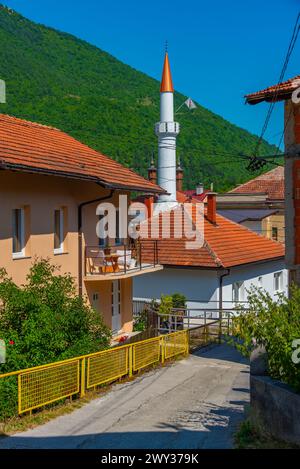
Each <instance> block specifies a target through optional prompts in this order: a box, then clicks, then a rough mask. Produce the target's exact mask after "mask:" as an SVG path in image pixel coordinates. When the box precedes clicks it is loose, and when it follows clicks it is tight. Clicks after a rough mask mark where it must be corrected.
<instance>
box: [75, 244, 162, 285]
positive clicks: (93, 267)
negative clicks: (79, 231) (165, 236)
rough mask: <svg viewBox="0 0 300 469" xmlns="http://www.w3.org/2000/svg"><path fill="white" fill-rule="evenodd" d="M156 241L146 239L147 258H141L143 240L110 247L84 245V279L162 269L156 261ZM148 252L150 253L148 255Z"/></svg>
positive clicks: (137, 273) (134, 274)
mask: <svg viewBox="0 0 300 469" xmlns="http://www.w3.org/2000/svg"><path fill="white" fill-rule="evenodd" d="M157 252H158V251H157V241H151V242H150V245H149V241H147V258H146V259H143V242H136V243H135V244H132V245H131V246H130V247H129V246H128V245H125V244H123V245H117V246H110V247H105V248H103V247H100V246H86V248H85V277H84V280H85V281H99V280H112V279H118V278H128V277H133V276H136V275H143V274H146V273H151V272H155V271H158V270H162V269H163V266H162V265H160V264H159V263H158V255H157ZM149 254H150V255H149Z"/></svg>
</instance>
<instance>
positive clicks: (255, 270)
mask: <svg viewBox="0 0 300 469" xmlns="http://www.w3.org/2000/svg"><path fill="white" fill-rule="evenodd" d="M214 199H215V194H208V196H207V208H206V210H205V215H204V226H203V228H204V243H203V246H202V247H201V248H199V249H197V250H195V249H192V250H191V249H186V239H185V238H184V237H183V238H181V239H175V238H174V237H173V238H172V237H171V238H170V239H162V238H161V237H159V238H158V239H159V242H158V262H159V263H160V264H162V265H163V266H164V269H163V270H161V271H160V272H157V273H154V274H149V275H148V276H147V278H144V277H137V278H135V279H134V284H133V295H134V299H135V300H139V301H149V300H151V299H153V298H155V299H157V300H159V299H160V297H161V295H171V294H173V293H175V292H178V293H182V294H184V295H185V296H186V298H187V308H190V309H191V310H192V311H191V314H193V313H194V314H197V313H196V309H198V308H203V309H211V308H216V309H220V308H224V309H226V308H234V307H235V306H236V304H237V303H239V302H241V303H242V304H245V303H247V297H248V293H247V290H249V288H250V287H251V285H254V286H256V287H261V288H263V289H264V290H266V291H267V292H268V293H269V294H270V295H271V296H272V298H274V299H275V298H276V295H277V294H278V293H279V292H283V293H285V294H287V291H288V271H287V269H286V268H285V264H284V246H283V244H282V243H279V242H276V241H272V240H270V239H267V238H265V237H264V236H262V235H259V234H256V233H254V232H253V231H251V230H250V229H248V228H246V227H244V226H241V225H239V224H237V223H234V222H232V221H231V220H228V219H226V218H224V217H223V216H221V215H219V214H217V213H216V211H215V206H216V204H215V200H214ZM193 309H194V311H193Z"/></svg>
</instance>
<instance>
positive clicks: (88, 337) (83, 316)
mask: <svg viewBox="0 0 300 469" xmlns="http://www.w3.org/2000/svg"><path fill="white" fill-rule="evenodd" d="M0 304H1V306H0V338H1V339H4V341H5V344H6V350H7V353H6V363H4V364H0V373H1V374H2V373H6V372H10V371H15V370H19V369H23V368H30V367H33V366H37V365H43V364H45V363H50V362H55V361H58V360H63V359H67V358H71V357H74V356H78V355H83V354H87V353H92V352H97V351H99V350H101V349H104V348H107V347H108V346H109V342H110V337H111V333H110V330H109V329H108V328H107V327H106V326H105V325H104V323H103V320H102V317H101V315H99V313H97V312H96V311H95V310H93V309H92V308H90V307H89V306H88V305H87V303H86V302H85V300H84V299H83V298H81V297H79V296H78V295H77V294H76V286H75V282H74V280H73V278H72V277H71V276H70V275H69V274H65V275H60V274H58V272H57V267H55V266H53V265H51V264H50V263H49V261H48V260H37V261H35V263H34V264H33V266H32V267H31V269H30V272H29V275H28V277H27V283H26V285H25V286H22V287H18V286H17V285H15V284H14V282H13V281H12V280H11V279H10V278H9V277H8V276H7V274H6V273H5V271H4V270H3V269H2V270H1V271H0ZM15 408H16V380H15V378H12V379H11V380H7V379H2V380H0V417H6V416H7V414H10V415H11V414H12V413H15V412H12V409H15Z"/></svg>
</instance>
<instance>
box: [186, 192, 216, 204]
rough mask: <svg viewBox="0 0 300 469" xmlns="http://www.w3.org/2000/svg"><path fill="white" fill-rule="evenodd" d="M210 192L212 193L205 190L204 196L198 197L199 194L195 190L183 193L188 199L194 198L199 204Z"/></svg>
mask: <svg viewBox="0 0 300 469" xmlns="http://www.w3.org/2000/svg"><path fill="white" fill-rule="evenodd" d="M209 192H210V191H209V190H204V191H203V193H202V194H199V195H197V193H196V191H195V190H194V189H190V190H188V191H183V193H184V194H185V195H186V196H187V197H192V198H193V199H196V200H198V202H203V201H204V200H205V198H206V196H207V194H208V193H209Z"/></svg>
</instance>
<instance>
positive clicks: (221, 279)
mask: <svg viewBox="0 0 300 469" xmlns="http://www.w3.org/2000/svg"><path fill="white" fill-rule="evenodd" d="M228 275H230V269H226V271H225V273H224V274H221V275H220V276H219V320H220V331H219V340H220V342H221V336H222V324H223V278H224V277H227V276H228Z"/></svg>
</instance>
